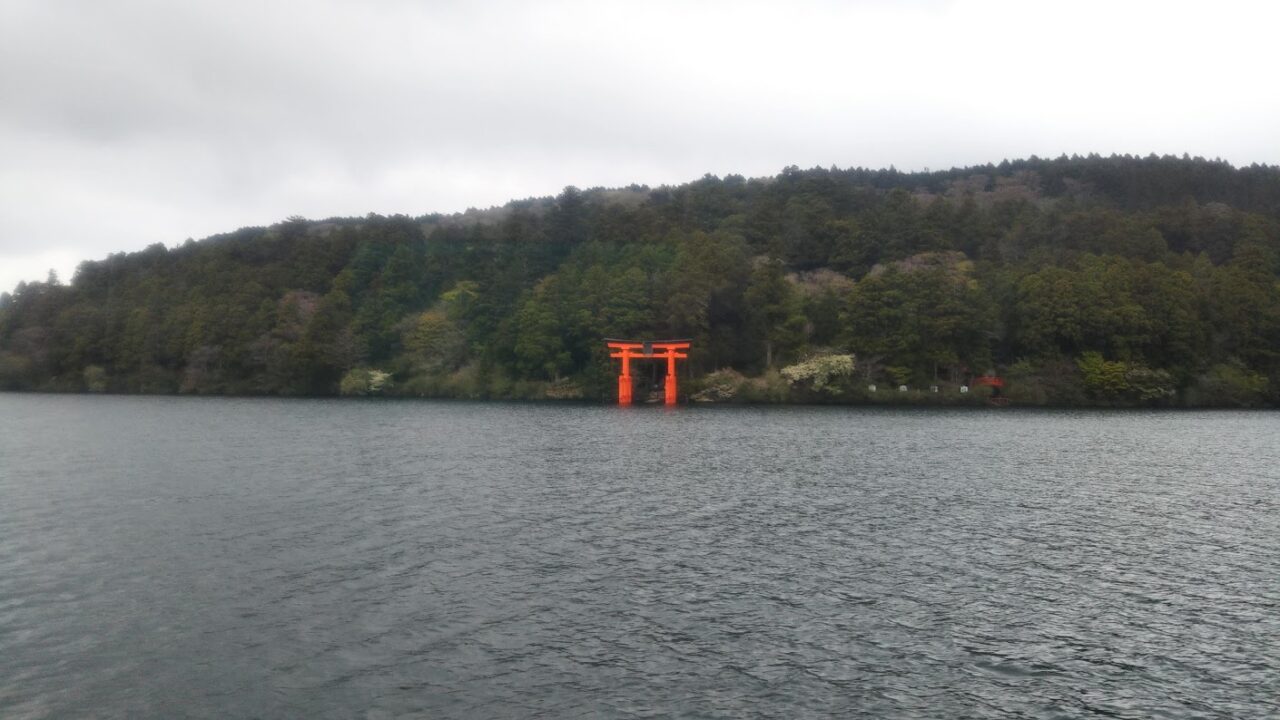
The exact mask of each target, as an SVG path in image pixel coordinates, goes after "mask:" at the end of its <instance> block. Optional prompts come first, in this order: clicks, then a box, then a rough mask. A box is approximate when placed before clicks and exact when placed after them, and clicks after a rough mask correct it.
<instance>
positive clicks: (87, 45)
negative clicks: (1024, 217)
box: [0, 0, 1280, 289]
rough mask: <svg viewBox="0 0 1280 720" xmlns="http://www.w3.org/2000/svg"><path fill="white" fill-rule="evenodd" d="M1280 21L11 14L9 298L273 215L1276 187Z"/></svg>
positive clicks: (214, 10) (691, 11)
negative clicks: (819, 180)
mask: <svg viewBox="0 0 1280 720" xmlns="http://www.w3.org/2000/svg"><path fill="white" fill-rule="evenodd" d="M1277 7H1280V4H1277V3H1272V2H1265V1H1264V2H1255V3H1246V2H1233V1H1223V0H1215V1H1214V2H1207V1H1206V2H1196V3H1182V2H1169V1H1165V2H1124V1H1123V0H1110V1H1109V2H1091V1H1088V0H1086V1H1083V2H1082V1H1071V2H1044V3H1037V2H1030V1H1029V0H1010V1H1008V2H987V1H981V0H973V1H965V0H957V1H955V2H947V1H945V0H915V1H910V0H908V1H891V0H864V1H862V2H805V1H803V0H791V1H790V2H785V3H784V2H776V3H751V2H742V1H737V2H723V3H712V2H708V3H695V2H673V3H664V2H652V1H649V0H646V1H644V2H637V1H633V2H626V3H607V2H598V1H597V2H580V3H576V2H571V3H560V2H536V3H534V2H529V3H514V2H513V3H481V2H473V3H472V2H468V3H462V2H456V3H454V2H410V1H408V0H403V1H398V0H387V1H385V2H375V1H373V0H360V1H352V2H346V1H343V0H308V2H273V1H271V0H254V1H252V2H240V1H239V0H235V1H232V0H218V1H216V2H213V1H210V2H198V3H197V2H182V1H179V0H159V1H156V2H146V1H139V2H133V1H128V0H112V1H111V2H102V1H101V0H85V1H83V2H77V1H73V0H65V1H64V0H0V289H11V288H12V287H13V286H14V284H16V283H17V281H18V280H20V279H26V280H36V279H43V278H44V276H45V274H46V273H47V271H48V269H49V268H55V269H56V270H57V271H58V272H59V273H60V274H61V276H62V277H63V279H64V280H69V279H70V277H71V274H72V272H73V270H74V268H75V266H76V264H77V263H78V262H79V261H80V260H83V259H99V258H102V257H104V256H105V255H106V254H107V253H109V252H115V251H121V250H137V249H141V248H143V247H145V246H147V245H149V244H151V243H156V242H161V243H165V244H166V245H170V246H172V245H175V244H177V243H180V242H182V241H183V240H185V239H186V238H188V237H192V238H196V239H200V238H203V237H205V236H208V235H211V234H214V233H217V232H224V231H229V230H234V229H236V228H239V227H243V226H246V225H267V224H271V223H273V222H277V221H279V220H282V219H284V218H285V217H287V216H289V215H304V216H307V217H311V218H322V217H329V216H333V215H364V214H367V213H369V212H378V213H383V214H391V213H406V214H410V215H420V214H424V213H427V212H434V211H439V212H454V211H461V210H465V209H466V208H468V207H488V206H490V205H499V204H502V203H504V202H506V201H507V200H509V199H512V198H523V197H530V196H543V195H553V194H556V193H558V192H559V191H560V190H561V189H562V188H563V187H564V186H566V185H577V186H579V187H584V188H585V187H593V186H599V185H604V186H618V185H628V184H631V183H641V184H648V185H660V184H663V183H679V182H685V181H688V180H692V179H696V178H698V177H701V176H702V175H703V174H705V173H708V172H710V173H715V174H717V175H724V174H728V173H739V174H743V175H747V176H760V175H772V174H775V173H777V172H778V171H779V170H781V169H782V168H783V167H785V166H787V165H799V166H801V167H812V166H815V165H821V166H830V165H833V164H834V165H839V166H841V167H847V166H857V165H861V166H870V167H880V166H888V165H890V164H893V165H896V166H897V167H898V168H900V169H921V168H924V167H929V168H934V169H937V168H944V167H951V166H957V165H968V164H977V163H985V162H988V161H991V162H999V161H1000V160H1002V159H1004V158H1018V157H1025V156H1028V155H1032V154H1035V155H1040V156H1042V157H1044V156H1050V157H1056V156H1058V155H1060V154H1063V153H1067V154H1071V153H1080V154H1084V153H1088V152H1099V153H1104V154H1107V153H1113V152H1115V153H1136V154H1143V155H1145V154H1147V153H1151V152H1155V153H1160V154H1164V153H1174V154H1179V155H1180V154H1182V153H1184V152H1187V153H1191V154H1192V155H1203V156H1206V157H1221V158H1224V159H1226V160H1229V161H1231V162H1233V163H1235V164H1237V165H1241V164H1249V163H1253V162H1259V163H1268V164H1280V90H1278V89H1277V88H1278V87H1280V86H1278V85H1277V77H1276V69H1277V67H1278V62H1280V61H1278V60H1277V28H1280V10H1277Z"/></svg>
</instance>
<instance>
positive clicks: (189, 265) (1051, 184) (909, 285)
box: [0, 156, 1280, 406]
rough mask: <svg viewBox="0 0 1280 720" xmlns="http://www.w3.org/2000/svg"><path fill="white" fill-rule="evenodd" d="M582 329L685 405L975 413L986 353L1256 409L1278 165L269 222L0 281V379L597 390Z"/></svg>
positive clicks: (1265, 344) (813, 173) (1264, 386)
mask: <svg viewBox="0 0 1280 720" xmlns="http://www.w3.org/2000/svg"><path fill="white" fill-rule="evenodd" d="M605 337H652V338H661V337H688V338H692V339H693V343H694V344H693V350H692V353H691V357H690V360H689V361H688V363H687V366H686V369H685V370H682V372H687V373H688V378H687V379H685V378H682V389H683V390H686V391H687V392H688V393H689V394H690V395H691V396H692V397H694V398H697V399H702V400H707V401H721V402H723V401H733V402H738V401H744V402H920V403H933V402H938V403H975V402H982V400H983V398H982V397H981V395H982V393H980V392H976V391H975V392H972V393H967V394H965V393H961V392H960V389H959V388H960V387H961V386H962V385H964V384H966V383H967V382H969V381H970V379H971V378H972V377H973V376H974V375H980V374H984V373H987V372H995V373H997V374H1000V375H1002V376H1004V377H1005V378H1006V380H1007V382H1008V384H1007V386H1006V394H1007V395H1008V396H1009V397H1010V398H1011V399H1012V401H1013V402H1014V403H1016V404H1032V405H1035V404H1052V405H1111V406H1125V405H1167V406H1188V405H1190V406H1202V405H1221V406H1261V405H1272V406H1274V405H1277V404H1280V168H1275V167H1268V166H1251V167H1244V168H1234V167H1232V166H1230V165H1228V164H1226V163H1223V162H1218V161H1206V160H1202V159H1191V158H1186V157H1183V158H1175V157H1162V158H1158V157H1148V158H1134V157H1128V156H1125V157H1098V156H1089V157H1072V158H1066V157H1064V158H1059V159H1055V160H1042V159H1036V158H1032V159H1029V160H1025V161H1018V162H1004V163H1001V164H1000V165H988V166H981V167H973V168H964V169H955V170H949V171H943V172H925V173H900V172H897V171H894V170H892V169H890V170H864V169H849V170H840V169H835V168H832V169H829V170H828V169H812V170H800V169H797V168H788V169H786V170H784V171H783V172H782V173H781V174H779V175H778V176H776V177H771V178H762V179H751V180H748V179H745V178H742V177H739V176H728V177H724V178H716V177H712V176H707V177H704V178H703V179H701V180H698V181H695V182H692V183H688V184H686V185H681V186H678V187H661V188H656V189H651V188H647V187H639V186H632V187H629V188H623V189H612V190H609V189H593V190H586V191H579V190H576V189H574V188H568V189H566V190H565V191H564V192H563V193H561V194H560V195H559V196H557V197H555V198H539V199H531V200H523V201H516V202H512V203H509V204H507V205H506V206H503V207H501V208H494V209H490V210H485V211H468V212H467V213H463V214H460V215H451V216H443V215H428V216H423V217H417V218H410V217H405V216H393V217H382V216H377V215H370V216H367V217H364V218H334V219H330V220H324V221H308V220H304V219H302V218H290V219H289V220H287V221H285V222H282V223H280V224H278V225H274V226H272V227H268V228H244V229H241V230H239V231H236V232H233V233H229V234H225V235H218V236H214V237H211V238H208V239H205V240H203V241H200V242H194V241H190V240H188V241H187V242H186V243H184V244H182V245H181V246H178V247H175V248H171V249H170V248H166V247H164V246H163V245H153V246H151V247H149V248H147V249H146V250H144V251H141V252H137V253H130V254H123V253H121V254H116V255H111V256H109V257H108V258H106V259H105V260H102V261H96V262H85V263H82V264H81V265H80V267H79V269H78V270H77V272H76V275H75V277H74V278H73V279H72V281H71V282H70V284H63V283H60V282H59V281H58V280H57V278H55V277H50V279H49V281H47V282H37V283H29V284H19V286H18V287H17V288H16V289H15V291H14V292H13V293H5V294H3V295H0V389H6V390H51V391H72V392H82V391H88V392H147V393H193V394H223V393H226V394H272V395H336V394H349V395H377V394H394V395H407V396H435V397H481V398H566V399H567V398H584V399H607V398H611V397H613V395H614V394H615V392H616V370H615V369H614V368H613V366H612V364H611V361H610V360H609V358H608V354H607V352H606V351H605V348H604V346H603V338H605ZM638 372H640V373H641V377H642V378H643V377H644V375H643V372H644V365H643V364H641V366H640V369H639V370H638ZM904 385H905V386H907V387H908V388H909V389H908V390H907V391H906V392H902V391H900V390H899V388H900V387H901V386H904ZM872 386H875V387H876V389H875V391H872V390H871V389H870V388H871V387H872ZM934 386H936V387H937V388H938V391H937V392H934V391H933V387H934ZM639 391H640V392H641V393H643V391H644V388H643V387H642V388H640V389H639ZM641 396H642V395H638V397H641Z"/></svg>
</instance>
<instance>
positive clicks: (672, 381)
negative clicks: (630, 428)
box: [606, 340, 689, 405]
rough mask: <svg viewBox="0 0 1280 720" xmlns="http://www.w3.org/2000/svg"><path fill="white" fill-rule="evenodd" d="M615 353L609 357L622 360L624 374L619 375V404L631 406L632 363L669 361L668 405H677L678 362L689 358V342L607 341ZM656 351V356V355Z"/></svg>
mask: <svg viewBox="0 0 1280 720" xmlns="http://www.w3.org/2000/svg"><path fill="white" fill-rule="evenodd" d="M606 343H607V344H608V346H609V349H610V350H612V351H613V352H612V353H611V354H610V355H609V357H613V358H618V359H620V360H622V373H621V374H620V375H618V404H619V405H630V404H631V361H632V360H662V359H666V361H667V380H666V404H667V405H675V404H676V360H684V359H686V358H688V357H689V354H688V353H687V352H681V351H687V350H688V349H689V341H688V340H658V341H648V340H644V341H640V340H607V341H606ZM655 351H656V354H655Z"/></svg>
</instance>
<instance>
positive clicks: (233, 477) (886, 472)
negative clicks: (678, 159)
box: [0, 395, 1280, 718]
mask: <svg viewBox="0 0 1280 720" xmlns="http://www.w3.org/2000/svg"><path fill="white" fill-rule="evenodd" d="M673 715H674V716H682V717H778V718H805V717H827V716H832V715H838V716H842V717H859V716H861V717H869V718H870V717H875V718H881V717H933V718H955V717H993V718H994V717H1032V718H1041V717H1043V718H1052V717H1061V718H1074V717H1082V716H1091V715H1096V716H1109V717H1135V718H1138V717H1142V718H1146V717H1168V718H1184V717H1185V718H1192V717H1195V718H1202V717H1222V718H1247V717H1264V716H1273V717H1274V716H1277V715H1280V414H1275V413H1270V414H1268V413H1264V412H1205V413H1192V412H1180V413H1128V412H1032V411H1016V410H1012V411H1000V410H988V411H973V410H970V411H942V410H937V411H919V410H915V411H912V410H884V409H843V408H759V409H753V408H679V409H675V410H672V411H668V410H664V409H658V408H633V409H619V408H613V407H597V406H582V405H574V406H566V405H514V404H497V403H495V404H469V403H448V402H394V401H388V402H375V401H333V400H259V399H191V398H123V397H81V396H34V395H0V717H5V718H42V717H56V718H74V717H95V718H139V717H151V718H177V717H207V718H226V717H265V718H277V717H306V718H328V717H332V718H356V717H368V718H392V717H434V718H447V717H475V718H495V717H522V718H523V717H546V718H569V717H648V716H673Z"/></svg>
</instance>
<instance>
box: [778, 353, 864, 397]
mask: <svg viewBox="0 0 1280 720" xmlns="http://www.w3.org/2000/svg"><path fill="white" fill-rule="evenodd" d="M855 365H856V363H855V362H854V356H853V355H825V354H824V355H814V356H812V357H810V358H808V359H807V360H805V361H803V362H799V363H796V364H795V365H788V366H787V367H784V368H782V377H784V378H786V379H787V382H788V383H790V384H791V386H792V387H795V386H801V387H807V388H809V389H811V390H813V391H815V392H823V391H825V392H836V390H837V388H836V387H835V384H836V383H837V382H838V381H839V380H841V379H842V378H847V377H850V376H852V375H853V370H854V367H855Z"/></svg>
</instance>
